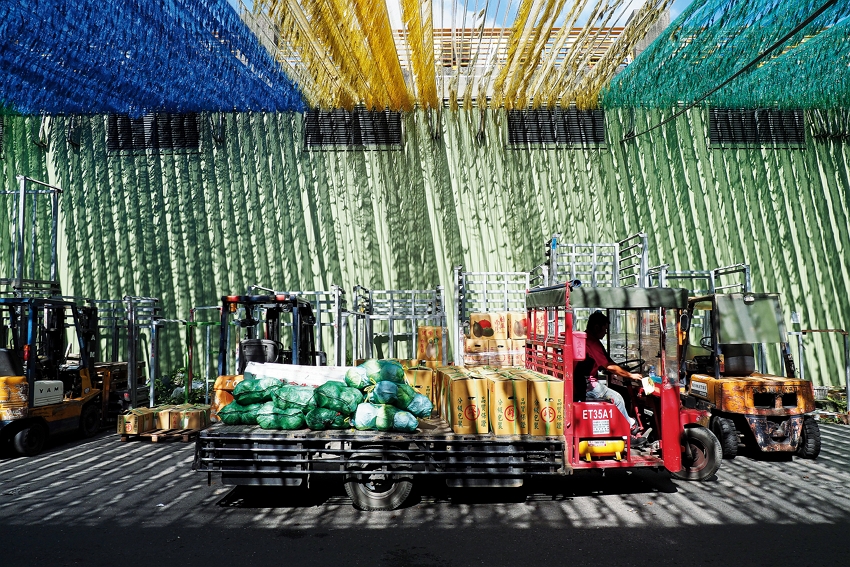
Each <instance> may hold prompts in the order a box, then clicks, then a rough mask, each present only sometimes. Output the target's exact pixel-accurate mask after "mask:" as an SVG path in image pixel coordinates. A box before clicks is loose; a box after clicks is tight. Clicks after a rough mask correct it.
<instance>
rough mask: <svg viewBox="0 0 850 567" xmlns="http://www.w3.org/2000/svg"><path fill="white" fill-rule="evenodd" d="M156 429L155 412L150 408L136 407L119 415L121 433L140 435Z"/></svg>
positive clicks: (119, 430)
mask: <svg viewBox="0 0 850 567" xmlns="http://www.w3.org/2000/svg"><path fill="white" fill-rule="evenodd" d="M151 429H154V413H153V412H152V411H151V410H150V409H149V408H136V409H131V410H129V411H127V412H126V413H124V414H122V415H119V416H118V433H119V434H120V435H138V434H139V433H145V432H147V431H150V430H151Z"/></svg>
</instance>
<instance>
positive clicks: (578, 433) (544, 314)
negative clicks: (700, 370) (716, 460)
mask: <svg viewBox="0 0 850 567" xmlns="http://www.w3.org/2000/svg"><path fill="white" fill-rule="evenodd" d="M564 287H565V290H566V293H565V297H566V299H565V304H564V305H563V306H558V307H547V308H529V309H528V322H529V331H528V338H527V340H526V353H525V361H526V363H525V364H526V368H528V369H530V370H534V371H535V372H540V373H542V374H546V375H548V376H552V377H555V378H559V379H561V380H563V381H564V413H565V414H564V440H565V446H566V451H565V458H566V459H567V461H568V462H569V464H570V466H571V467H573V468H574V469H583V468H630V467H647V466H648V467H660V466H664V467H665V468H667V469H668V470H670V471H680V470H681V469H682V450H683V446H682V442H683V439H684V426H685V425H687V424H691V423H697V422H698V421H700V420H701V419H702V418H703V417H704V416H703V415H702V414H704V413H705V412H697V411H696V410H688V409H684V408H682V407H681V401H680V398H679V391H678V386H677V385H676V384H671V383H670V381H669V380H668V378H667V373H666V367H665V364H666V362H665V358H666V357H665V356H661V372H660V376H661V379H662V382H661V383H660V384H656V387H655V389H654V391H653V392H652V393H651V394H646V393H645V392H644V391H643V389H642V388H636V387H633V386H631V385H626V386H627V389H628V390H629V392H630V394H631V395H630V398H631V399H627V400H626V403H627V404H631V405H632V406H633V407H635V408H637V407H639V406H640V405H643V407H645V408H647V409H650V410H651V411H652V412H653V414H655V413H656V412H657V414H659V417H658V419H657V423H659V424H660V431H659V432H658V436H659V443H658V445H659V447H660V449H659V452H660V456H655V455H643V454H641V455H637V454H633V453H632V451H631V443H630V427H629V422H628V421H627V420H626V418H625V417H624V416H623V415H622V414H621V413H620V412H619V411H617V408H616V407H615V406H614V405H613V404H611V403H607V402H574V401H573V387H574V384H573V368H574V363H575V360H574V356H573V311H572V309H571V307H570V293H569V292H570V288H569V284H564ZM666 323H667V314H666V310H665V309H662V310H661V332H662V336H661V344H662V345H664V343H665V339H666V328H667V326H666ZM638 402H640V403H638ZM636 413H638V412H636ZM594 418H596V419H594ZM594 421H596V422H597V423H596V424H594ZM594 425H596V430H595V431H594ZM615 439H616V440H624V441H625V444H626V453H625V457H624V458H623V459H622V460H619V461H618V460H615V459H613V458H604V459H598V460H597V459H594V460H591V461H585V460H582V459H581V458H580V455H579V449H578V447H579V442H580V441H582V440H615ZM665 447H667V448H670V447H672V450H667V451H665V450H664V449H665Z"/></svg>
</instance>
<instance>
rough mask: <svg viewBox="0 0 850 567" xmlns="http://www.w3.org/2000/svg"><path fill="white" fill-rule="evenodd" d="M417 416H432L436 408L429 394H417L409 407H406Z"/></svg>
mask: <svg viewBox="0 0 850 567" xmlns="http://www.w3.org/2000/svg"><path fill="white" fill-rule="evenodd" d="M404 409H406V410H407V411H409V412H410V413H412V414H413V415H414V416H416V417H420V418H421V417H430V416H431V412H432V411H433V410H434V404H433V403H431V400H429V399H428V396H425V395H422V394H416V395H415V396H413V399H412V400H410V403H409V404H407V407H406V408H404Z"/></svg>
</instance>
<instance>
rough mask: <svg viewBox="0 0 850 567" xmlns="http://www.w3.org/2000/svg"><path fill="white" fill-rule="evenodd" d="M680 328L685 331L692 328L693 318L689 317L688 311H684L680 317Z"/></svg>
mask: <svg viewBox="0 0 850 567" xmlns="http://www.w3.org/2000/svg"><path fill="white" fill-rule="evenodd" d="M679 328H681V329H682V332H683V333H687V332H688V331H690V330H691V318H690V317H688V314H687V313H682V316H681V317H679Z"/></svg>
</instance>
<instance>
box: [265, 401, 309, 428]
mask: <svg viewBox="0 0 850 567" xmlns="http://www.w3.org/2000/svg"><path fill="white" fill-rule="evenodd" d="M257 425H259V426H260V427H262V428H263V429H301V428H302V427H304V414H303V413H301V410H300V409H298V408H296V407H289V408H279V407H278V406H277V405H275V403H274V402H266V403H265V404H263V405H262V407H260V409H259V410H258V411H257Z"/></svg>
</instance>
